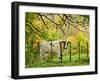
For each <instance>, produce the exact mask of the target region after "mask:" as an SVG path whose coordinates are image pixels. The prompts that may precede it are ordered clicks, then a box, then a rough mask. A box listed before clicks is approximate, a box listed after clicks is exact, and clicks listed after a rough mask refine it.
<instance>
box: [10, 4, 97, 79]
mask: <svg viewBox="0 0 100 81" xmlns="http://www.w3.org/2000/svg"><path fill="white" fill-rule="evenodd" d="M21 5H23V6H40V7H57V8H72V9H88V10H94V11H95V71H88V72H75V73H59V74H56V73H55V74H41V75H23V76H20V75H19V40H20V39H19V6H21ZM97 13H98V12H97V7H96V6H81V5H64V4H49V3H32V2H12V4H11V25H12V27H11V78H13V79H27V78H43V77H59V76H72V75H89V74H97V72H98V70H97V60H98V59H97V51H98V50H97V49H98V48H97V45H98V43H97V42H98V41H97V36H98V35H97V24H98V23H97V22H98V21H97V18H98V16H97Z"/></svg>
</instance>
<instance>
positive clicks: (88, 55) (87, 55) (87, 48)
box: [86, 42, 89, 58]
mask: <svg viewBox="0 0 100 81" xmlns="http://www.w3.org/2000/svg"><path fill="white" fill-rule="evenodd" d="M86 45H87V58H89V52H88V47H89V46H88V42H86Z"/></svg>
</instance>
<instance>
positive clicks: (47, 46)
mask: <svg viewBox="0 0 100 81" xmlns="http://www.w3.org/2000/svg"><path fill="white" fill-rule="evenodd" d="M67 47H68V43H67V41H65V40H59V41H48V42H43V43H41V44H40V58H41V59H43V58H44V57H46V58H47V56H48V54H52V53H56V54H57V56H58V59H59V60H61V59H62V57H61V54H62V52H63V51H64V50H65V49H67ZM49 56H50V55H49ZM51 56H52V55H51ZM47 59H48V58H47Z"/></svg>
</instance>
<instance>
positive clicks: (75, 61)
mask: <svg viewBox="0 0 100 81" xmlns="http://www.w3.org/2000/svg"><path fill="white" fill-rule="evenodd" d="M83 65H89V58H88V57H87V54H81V55H80V60H79V56H78V54H75V55H72V56H71V61H70V56H69V55H65V56H63V58H62V62H60V61H59V59H58V57H57V56H53V59H52V60H51V59H48V60H40V59H37V61H35V62H34V63H33V64H30V65H27V66H26V68H34V67H58V66H83Z"/></svg>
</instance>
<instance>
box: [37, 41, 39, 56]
mask: <svg viewBox="0 0 100 81" xmlns="http://www.w3.org/2000/svg"><path fill="white" fill-rule="evenodd" d="M37 44H38V53H39V54H40V42H37Z"/></svg>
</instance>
